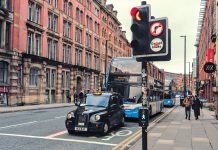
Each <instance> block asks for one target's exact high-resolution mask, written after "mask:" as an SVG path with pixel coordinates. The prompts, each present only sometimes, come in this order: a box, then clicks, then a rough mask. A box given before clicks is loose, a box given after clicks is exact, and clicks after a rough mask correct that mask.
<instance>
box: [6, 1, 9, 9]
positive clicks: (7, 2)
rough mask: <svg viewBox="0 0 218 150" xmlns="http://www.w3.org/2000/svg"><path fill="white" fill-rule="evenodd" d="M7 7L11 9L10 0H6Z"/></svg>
mask: <svg viewBox="0 0 218 150" xmlns="http://www.w3.org/2000/svg"><path fill="white" fill-rule="evenodd" d="M6 9H9V10H10V0H6Z"/></svg>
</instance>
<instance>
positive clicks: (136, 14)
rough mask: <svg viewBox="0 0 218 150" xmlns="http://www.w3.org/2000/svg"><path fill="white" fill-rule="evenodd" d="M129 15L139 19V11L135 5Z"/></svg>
mask: <svg viewBox="0 0 218 150" xmlns="http://www.w3.org/2000/svg"><path fill="white" fill-rule="evenodd" d="M130 14H131V16H132V17H133V18H134V19H136V20H137V21H141V17H140V12H139V9H138V8H136V7H133V8H132V9H131V11H130Z"/></svg>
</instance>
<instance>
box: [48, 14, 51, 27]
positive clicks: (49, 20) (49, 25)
mask: <svg viewBox="0 0 218 150" xmlns="http://www.w3.org/2000/svg"><path fill="white" fill-rule="evenodd" d="M48 28H49V29H52V14H51V13H50V12H48Z"/></svg>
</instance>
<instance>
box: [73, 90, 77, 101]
mask: <svg viewBox="0 0 218 150" xmlns="http://www.w3.org/2000/svg"><path fill="white" fill-rule="evenodd" d="M73 99H74V103H77V102H78V95H77V93H76V92H75V93H74V95H73Z"/></svg>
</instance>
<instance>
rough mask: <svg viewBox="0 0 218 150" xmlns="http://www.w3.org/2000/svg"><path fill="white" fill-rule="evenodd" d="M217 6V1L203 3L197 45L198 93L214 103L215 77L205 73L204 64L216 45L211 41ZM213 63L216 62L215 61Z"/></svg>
mask: <svg viewBox="0 0 218 150" xmlns="http://www.w3.org/2000/svg"><path fill="white" fill-rule="evenodd" d="M215 6H216V5H215V0H208V1H205V0H202V1H201V8H200V13H199V26H198V27H199V28H198V33H197V39H196V44H195V45H196V47H197V64H198V66H197V69H198V73H197V82H198V84H197V92H198V94H199V96H200V97H204V98H206V99H208V100H209V101H212V99H213V90H212V87H213V84H212V82H213V80H214V75H213V74H208V73H205V72H204V68H203V67H204V64H205V63H206V62H207V52H208V49H214V46H215V45H214V43H213V42H212V41H211V37H212V35H213V34H214V33H215V24H216V22H215V9H216V7H215ZM215 53H216V52H215ZM215 53H214V54H215ZM212 61H213V62H214V60H212ZM215 61H217V60H215ZM215 63H217V62H215Z"/></svg>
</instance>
